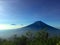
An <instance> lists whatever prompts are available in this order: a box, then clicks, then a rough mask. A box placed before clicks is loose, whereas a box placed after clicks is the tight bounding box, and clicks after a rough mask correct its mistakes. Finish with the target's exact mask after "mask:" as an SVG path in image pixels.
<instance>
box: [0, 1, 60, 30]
mask: <svg viewBox="0 0 60 45" xmlns="http://www.w3.org/2000/svg"><path fill="white" fill-rule="evenodd" d="M35 21H43V22H45V23H47V24H49V25H51V26H53V27H56V28H60V0H0V29H3V28H2V27H1V26H3V27H4V29H8V28H9V29H11V28H12V25H11V24H16V25H14V27H13V28H12V29H14V28H19V27H24V26H27V25H29V24H32V23H33V22H35ZM6 26H9V27H8V28H6Z"/></svg>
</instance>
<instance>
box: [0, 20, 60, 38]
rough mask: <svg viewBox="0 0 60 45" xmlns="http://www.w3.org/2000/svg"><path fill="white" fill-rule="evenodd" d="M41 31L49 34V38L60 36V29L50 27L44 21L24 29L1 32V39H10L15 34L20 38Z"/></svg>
mask: <svg viewBox="0 0 60 45" xmlns="http://www.w3.org/2000/svg"><path fill="white" fill-rule="evenodd" d="M41 30H44V31H46V32H48V33H49V36H59V35H60V30H59V29H56V28H54V27H52V26H49V25H47V24H45V23H44V22H42V21H36V22H34V23H33V24H30V25H28V26H25V27H23V28H19V29H14V30H3V31H0V37H1V38H8V37H11V36H13V35H15V34H16V35H18V36H21V35H24V34H25V33H26V32H27V31H32V32H37V31H41Z"/></svg>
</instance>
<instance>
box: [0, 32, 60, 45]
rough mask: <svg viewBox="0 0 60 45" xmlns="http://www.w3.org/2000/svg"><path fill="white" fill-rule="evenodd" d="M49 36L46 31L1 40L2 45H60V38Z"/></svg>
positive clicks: (0, 44)
mask: <svg viewBox="0 0 60 45" xmlns="http://www.w3.org/2000/svg"><path fill="white" fill-rule="evenodd" d="M48 36H49V34H48V33H47V32H45V31H40V32H36V33H34V34H33V33H32V32H27V33H26V35H25V36H24V35H22V36H21V37H17V36H16V35H14V36H13V38H10V39H8V40H3V39H0V45H60V37H57V36H55V37H50V38H49V37H48Z"/></svg>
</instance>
